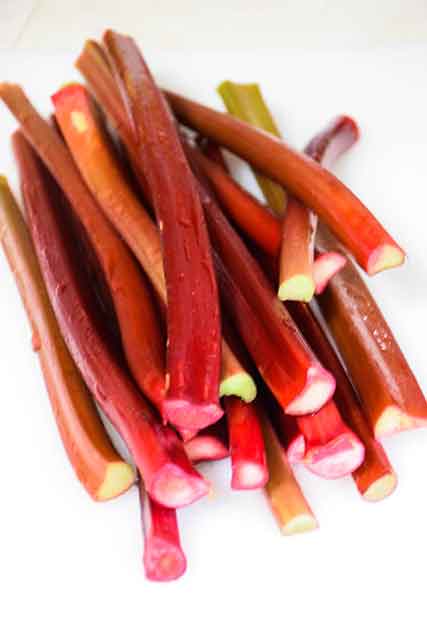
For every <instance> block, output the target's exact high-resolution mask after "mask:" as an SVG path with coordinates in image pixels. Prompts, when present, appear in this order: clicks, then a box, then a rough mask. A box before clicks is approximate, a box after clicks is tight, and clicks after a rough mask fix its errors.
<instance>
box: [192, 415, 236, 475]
mask: <svg viewBox="0 0 427 639" xmlns="http://www.w3.org/2000/svg"><path fill="white" fill-rule="evenodd" d="M185 452H186V453H187V455H188V457H189V459H190V460H191V461H192V462H193V463H194V464H196V463H198V462H204V461H216V460H219V459H225V458H226V457H228V456H229V455H230V451H229V444H228V431H227V427H226V424H225V418H222V419H220V421H219V422H217V423H216V424H211V426H208V427H207V428H204V429H203V430H201V431H200V432H199V433H197V435H195V437H193V438H192V439H190V440H188V441H187V442H185Z"/></svg>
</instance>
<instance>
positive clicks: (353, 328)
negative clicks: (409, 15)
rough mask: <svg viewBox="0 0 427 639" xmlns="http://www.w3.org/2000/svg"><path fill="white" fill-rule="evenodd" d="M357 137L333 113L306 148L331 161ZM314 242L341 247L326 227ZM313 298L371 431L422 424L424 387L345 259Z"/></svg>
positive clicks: (426, 414)
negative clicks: (327, 122) (323, 287)
mask: <svg viewBox="0 0 427 639" xmlns="http://www.w3.org/2000/svg"><path fill="white" fill-rule="evenodd" d="M357 138H358V129H357V126H356V124H355V123H354V121H353V120H351V118H348V117H341V118H337V119H336V120H334V121H333V122H332V123H331V124H330V125H329V126H328V127H326V129H325V130H324V131H322V132H321V133H319V134H318V135H317V136H316V137H315V138H313V140H312V141H311V142H310V143H309V145H308V146H307V148H306V152H307V153H309V154H310V155H311V157H313V158H314V159H315V160H316V161H318V162H322V163H325V164H326V165H327V166H330V164H331V163H333V162H334V161H335V159H336V157H337V156H338V155H339V154H341V153H342V152H343V151H345V150H346V149H347V148H349V146H351V145H352V144H353V143H354V142H355V141H356V140H357ZM319 241H321V243H322V245H323V247H324V249H325V250H327V251H329V250H335V251H337V250H338V251H340V250H341V251H342V250H343V249H342V247H341V246H340V244H339V242H338V241H337V240H336V239H335V238H334V237H333V236H332V235H331V234H330V233H329V231H328V230H327V229H326V228H325V227H320V228H319ZM330 287H331V288H330ZM318 301H319V305H320V308H321V311H322V314H323V316H324V318H325V320H326V322H327V324H328V328H329V330H330V331H331V333H332V335H333V338H334V340H335V342H336V344H337V346H338V348H339V351H340V353H341V354H342V356H343V358H344V361H345V363H346V366H347V369H348V371H349V373H350V377H351V379H352V382H353V384H354V385H355V387H356V390H357V392H358V394H359V396H360V398H361V401H362V404H363V408H364V410H365V412H366V415H367V417H368V418H369V421H370V423H371V424H372V426H373V432H374V434H375V436H376V437H377V438H379V437H382V436H383V435H388V434H391V433H394V432H398V431H401V430H407V429H410V428H415V427H417V426H426V425H427V402H426V399H425V397H424V395H423V392H422V390H421V389H420V387H419V385H418V383H417V380H416V379H415V376H414V374H413V373H412V371H411V369H410V367H409V365H408V362H407V361H406V359H405V357H404V355H403V353H402V351H401V350H400V348H399V345H398V344H397V342H396V339H395V337H394V335H393V333H392V331H391V329H390V327H389V326H388V324H387V322H386V320H385V318H384V316H383V314H382V313H381V310H380V309H379V307H378V305H377V304H376V302H375V300H374V298H373V297H372V295H371V293H370V292H369V289H368V287H367V286H366V284H365V283H364V281H363V280H362V278H361V277H360V275H359V274H358V272H357V269H356V268H355V267H354V266H353V264H351V262H350V261H348V263H347V265H346V266H345V268H343V269H342V271H340V273H338V274H337V275H336V276H335V278H334V279H333V280H332V281H331V283H330V285H329V286H328V287H327V289H326V290H325V292H324V293H323V295H321V296H319V300H318Z"/></svg>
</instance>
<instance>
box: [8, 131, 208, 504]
mask: <svg viewBox="0 0 427 639" xmlns="http://www.w3.org/2000/svg"><path fill="white" fill-rule="evenodd" d="M13 142H14V151H15V156H16V159H17V162H18V167H19V171H20V176H21V187H22V192H23V196H24V201H25V205H26V210H27V219H28V224H29V228H30V232H31V235H32V239H33V243H34V247H35V249H36V253H37V256H38V259H39V262H40V268H41V271H42V274H43V277H44V281H45V284H46V288H47V291H48V295H49V299H50V302H51V304H52V306H53V310H54V312H55V315H56V317H57V320H58V324H59V328H60V330H61V333H62V336H63V338H64V340H65V343H66V345H67V347H68V349H69V351H70V353H71V356H72V357H73V359H74V361H75V363H76V365H77V367H78V369H79V370H80V373H81V375H82V377H83V379H84V381H85V382H86V384H87V386H88V388H89V390H90V391H91V393H92V394H93V396H94V398H95V399H96V401H97V402H98V403H99V405H100V407H101V408H102V410H103V411H104V413H105V414H106V415H107V417H108V418H109V420H110V421H111V423H112V424H113V425H114V426H115V428H116V429H117V431H118V432H119V434H120V435H121V437H122V438H123V440H124V442H125V443H126V445H127V447H128V449H129V452H130V453H131V455H132V457H133V459H134V461H135V464H136V466H137V468H138V470H139V472H140V473H141V476H142V477H143V479H144V483H145V485H146V488H147V490H148V492H149V493H150V495H151V496H152V497H153V499H156V500H157V501H158V502H160V503H161V504H163V505H164V506H167V507H171V508H177V507H179V506H184V505H186V504H189V503H191V502H193V501H195V500H196V499H198V498H200V497H202V496H204V495H206V494H207V492H208V490H209V486H208V483H207V482H206V480H205V479H204V478H203V477H202V476H201V475H200V474H199V473H198V472H197V471H196V470H195V469H194V468H193V467H192V466H191V464H190V462H189V460H188V458H187V457H186V455H185V452H184V449H183V445H182V442H180V440H179V439H178V436H177V435H176V433H174V432H173V431H172V430H171V429H168V428H167V427H162V426H160V424H159V423H158V422H157V421H156V419H155V418H154V417H153V414H152V411H151V409H150V408H149V406H148V404H146V402H145V400H144V399H143V397H142V395H141V394H140V393H139V391H138V389H137V387H136V385H135V384H134V382H133V381H132V379H131V377H130V376H129V375H128V374H127V373H126V372H125V370H124V369H123V368H122V366H121V362H120V361H119V360H118V359H117V358H116V354H115V352H114V350H113V348H112V346H111V344H110V343H109V341H108V340H107V339H106V333H105V327H103V326H102V325H101V324H100V322H99V317H98V315H97V313H96V309H95V308H94V305H93V302H94V301H93V298H92V296H91V292H90V286H89V284H88V282H87V280H86V279H85V273H84V271H83V270H82V269H81V265H80V263H79V262H78V261H76V259H75V247H74V245H75V237H74V236H73V235H72V234H71V232H70V229H69V224H67V215H66V214H65V213H66V211H65V210H58V209H57V208H56V206H55V203H56V202H57V199H55V194H56V193H57V189H58V187H57V185H56V183H55V182H54V181H53V179H51V178H50V176H49V174H48V173H47V171H46V170H45V169H44V167H43V165H42V164H41V162H40V160H39V158H38V157H37V156H36V154H35V152H34V151H33V149H32V148H31V146H30V145H29V143H28V142H27V141H26V139H25V137H24V136H23V135H22V133H20V132H18V133H16V134H15V136H14V140H13ZM79 267H80V268H79Z"/></svg>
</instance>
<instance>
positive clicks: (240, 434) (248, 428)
mask: <svg viewBox="0 0 427 639" xmlns="http://www.w3.org/2000/svg"><path fill="white" fill-rule="evenodd" d="M224 407H225V414H226V416H227V424H228V432H229V436H230V454H231V487H232V489H233V490H247V489H255V488H262V487H263V486H265V484H266V483H267V481H268V469H267V459H266V454H265V446H264V439H263V436H262V425H261V421H260V417H259V413H258V410H257V407H256V404H255V403H254V402H252V403H251V404H245V403H244V402H242V400H241V399H239V398H238V397H228V398H225V400H224Z"/></svg>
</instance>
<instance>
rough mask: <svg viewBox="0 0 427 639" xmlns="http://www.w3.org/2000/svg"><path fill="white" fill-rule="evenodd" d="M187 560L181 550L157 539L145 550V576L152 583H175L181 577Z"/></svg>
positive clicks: (147, 545)
mask: <svg viewBox="0 0 427 639" xmlns="http://www.w3.org/2000/svg"><path fill="white" fill-rule="evenodd" d="M186 568H187V560H186V558H185V555H184V553H183V552H182V550H181V549H180V548H177V547H176V546H175V545H173V544H169V543H168V542H167V541H164V540H161V539H155V540H153V541H152V542H150V543H146V545H145V550H144V570H145V576H146V577H147V579H150V580H151V581H173V580H174V579H178V578H179V577H181V576H182V575H183V574H184V572H185V570H186Z"/></svg>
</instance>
